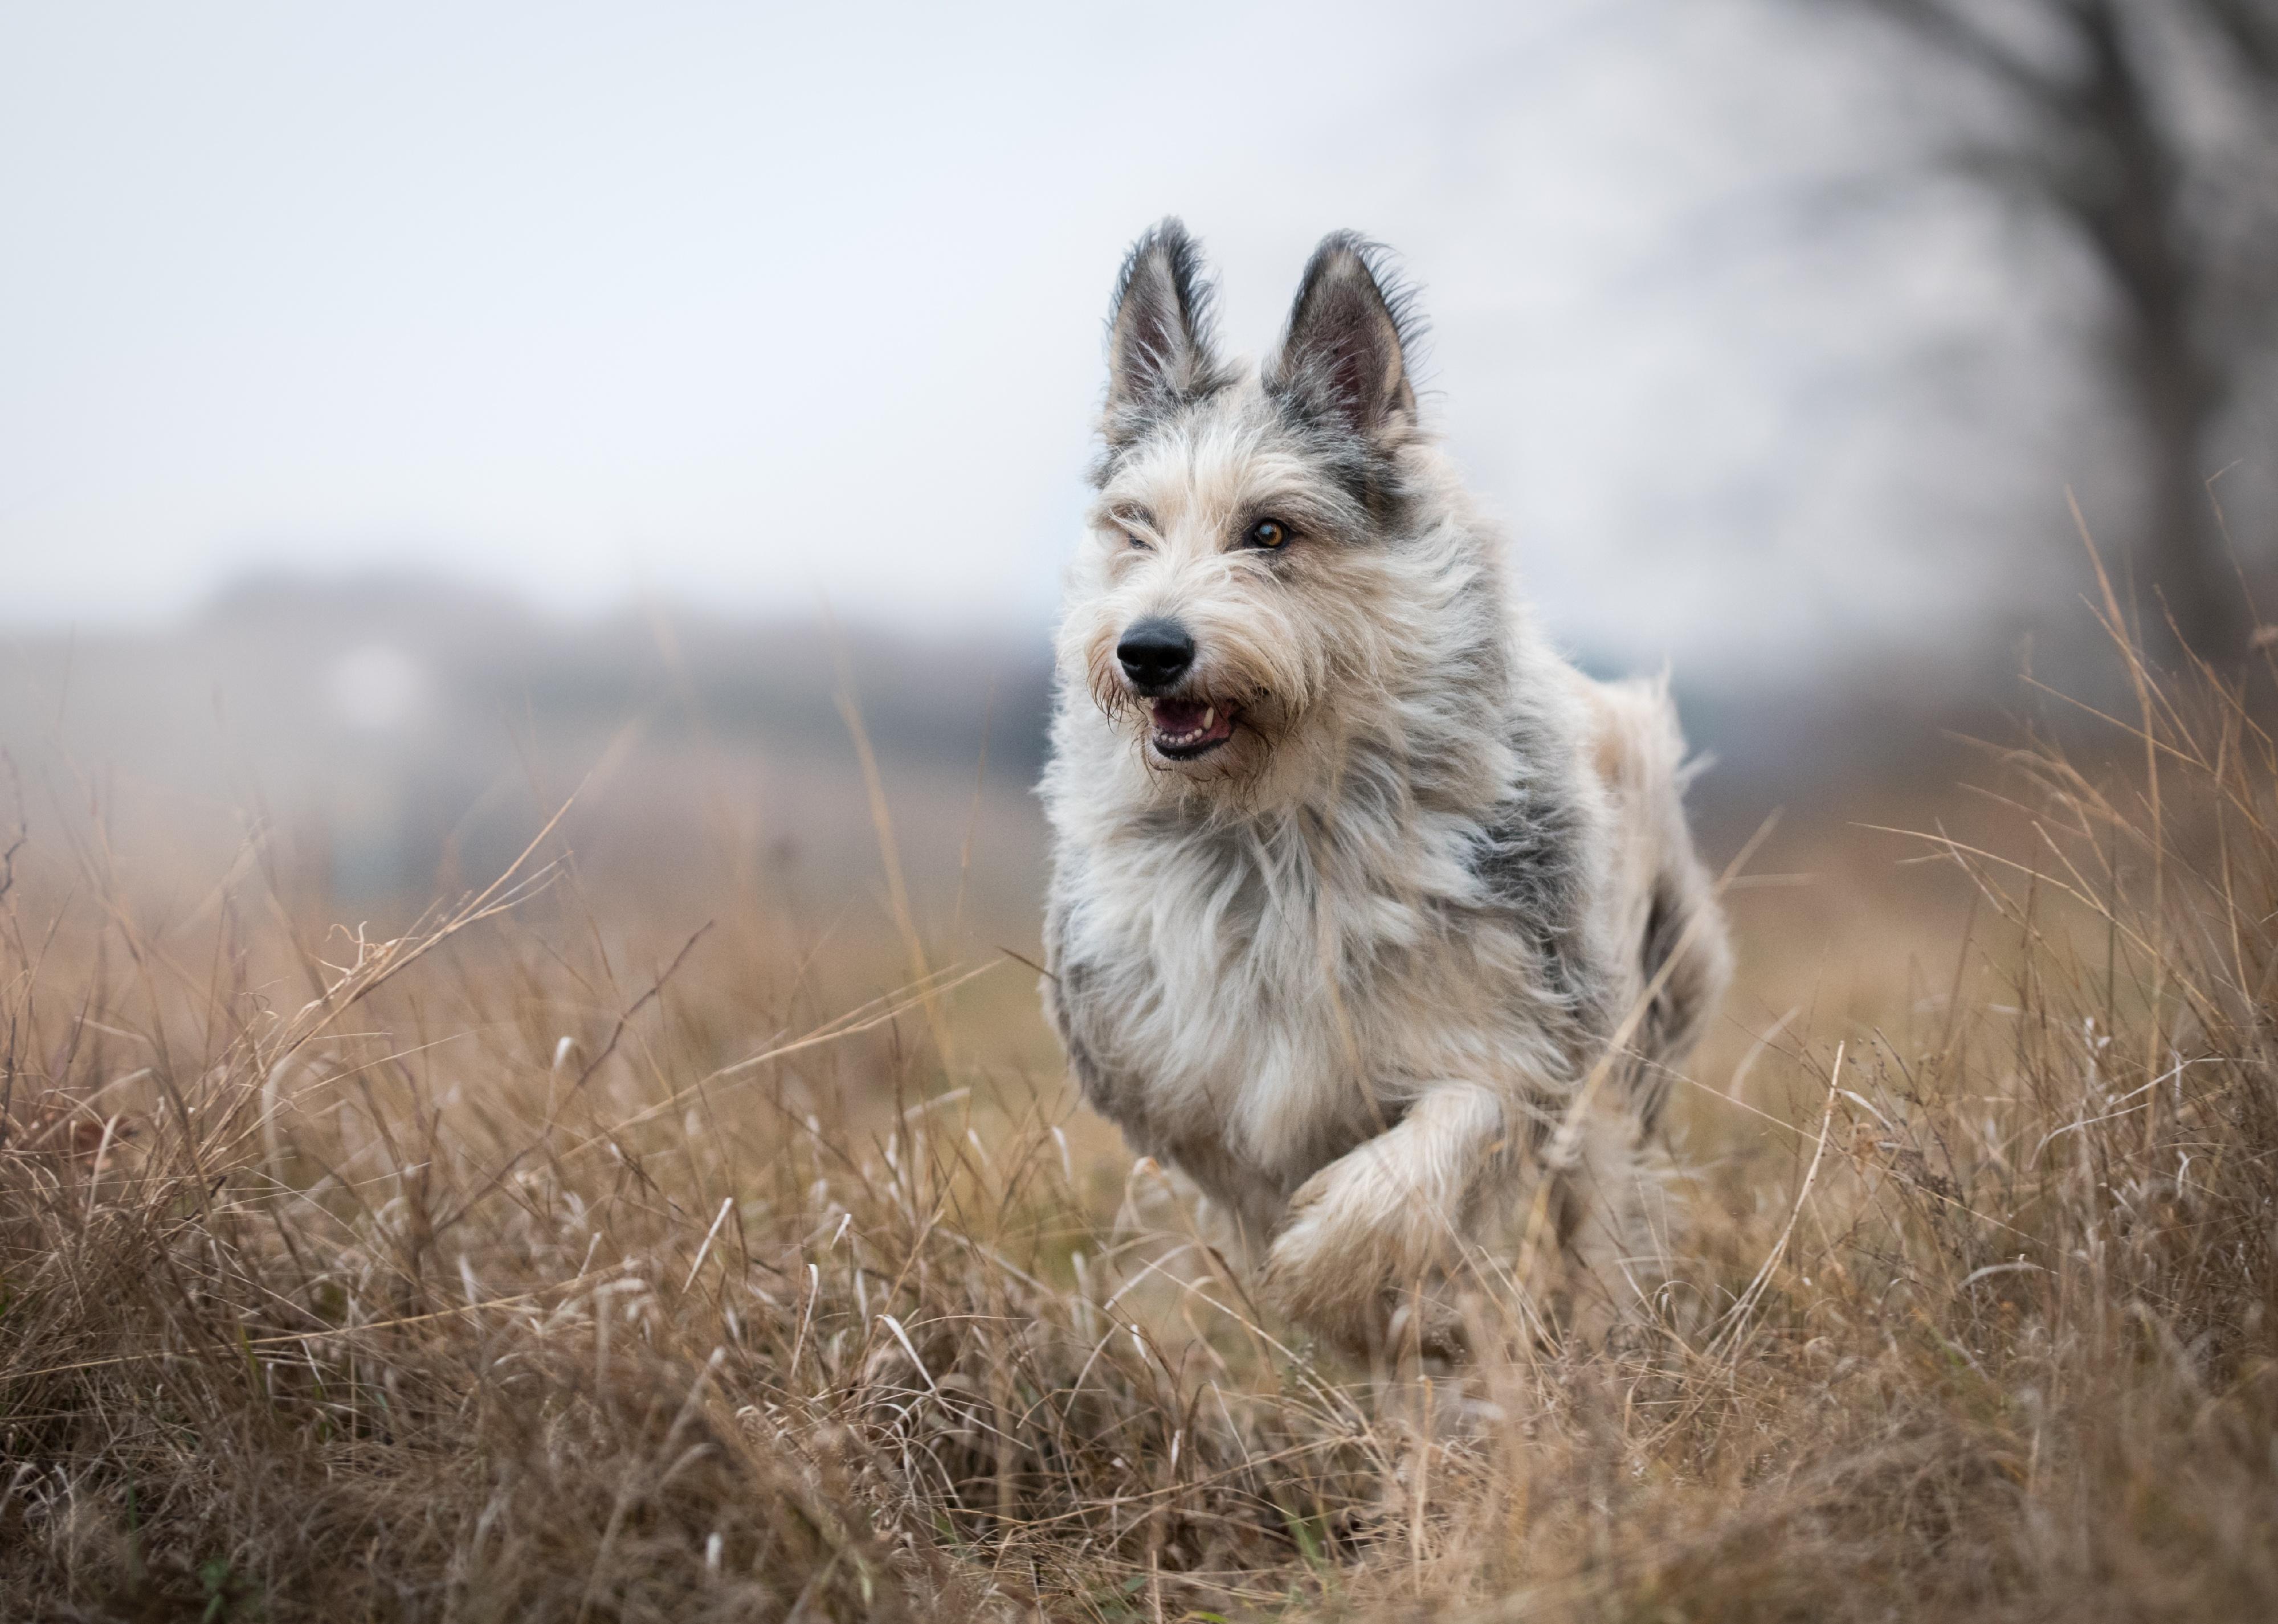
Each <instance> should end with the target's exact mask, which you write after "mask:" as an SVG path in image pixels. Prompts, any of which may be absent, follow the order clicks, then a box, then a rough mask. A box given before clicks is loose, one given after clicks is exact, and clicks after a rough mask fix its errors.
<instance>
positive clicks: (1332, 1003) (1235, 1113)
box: [1060, 834, 1433, 1193]
mask: <svg viewBox="0 0 2278 1624" xmlns="http://www.w3.org/2000/svg"><path fill="white" fill-rule="evenodd" d="M1071 889H1072V892H1073V894H1072V895H1071V896H1070V897H1069V899H1068V900H1069V902H1070V904H1071V906H1070V908H1069V909H1068V919H1069V931H1068V937H1067V939H1066V940H1065V941H1064V942H1063V943H1062V944H1060V950H1061V954H1062V957H1063V960H1064V968H1063V970H1062V976H1063V986H1062V990H1061V997H1062V999H1063V1000H1064V1002H1066V1001H1069V1000H1071V992H1073V999H1074V1001H1076V1002H1078V1003H1080V1005H1081V1007H1080V1008H1071V1009H1070V1011H1069V1014H1070V1016H1071V1023H1072V1025H1074V1026H1075V1027H1076V1028H1078V1029H1080V1030H1082V1033H1083V1035H1084V1038H1085V1040H1086V1041H1087V1042H1088V1043H1089V1044H1090V1045H1091V1046H1092V1047H1093V1049H1094V1051H1095V1053H1096V1057H1097V1061H1099V1064H1098V1067H1097V1075H1096V1076H1095V1077H1094V1078H1093V1079H1090V1083H1091V1085H1092V1087H1093V1092H1094V1098H1095V1101H1096V1103H1097V1104H1098V1105H1099V1106H1100V1107H1101V1108H1102V1109H1104V1110H1105V1112H1106V1113H1107V1114H1108V1115H1112V1116H1114V1117H1116V1118H1117V1119H1118V1120H1119V1121H1120V1122H1122V1124H1123V1125H1124V1127H1125V1128H1126V1129H1128V1130H1130V1132H1131V1133H1132V1136H1133V1138H1135V1140H1137V1141H1138V1142H1139V1143H1140V1144H1141V1145H1143V1146H1144V1147H1145V1148H1147V1149H1149V1150H1150V1152H1153V1153H1158V1154H1165V1155H1167V1156H1170V1157H1172V1158H1173V1159H1176V1160H1179V1161H1191V1160H1192V1159H1193V1158H1194V1157H1195V1155H1196V1153H1207V1154H1209V1155H1211V1156H1213V1157H1214V1156H1218V1155H1225V1156H1228V1157H1230V1158H1232V1159H1233V1160H1234V1161H1237V1162H1239V1163H1242V1164H1243V1165H1246V1166H1249V1167H1250V1168H1254V1169H1256V1170H1257V1171H1259V1172H1263V1173H1265V1175H1267V1176H1269V1177H1270V1178H1271V1179H1272V1180H1273V1182H1274V1183H1276V1184H1280V1186H1281V1187H1282V1188H1283V1190H1284V1191H1285V1193H1286V1192H1287V1191H1291V1190H1294V1189H1295V1188H1296V1185H1297V1184H1301V1183H1303V1180H1304V1179H1305V1178H1306V1177H1307V1176H1310V1175H1311V1173H1312V1172H1313V1171H1315V1170H1316V1169H1317V1168H1319V1167H1320V1166H1322V1165H1324V1164H1326V1162H1327V1161H1332V1160H1334V1158H1335V1157H1337V1156H1339V1155H1342V1154H1343V1153H1344V1152H1345V1151H1347V1150H1349V1149H1350V1148H1351V1146H1352V1145H1354V1144H1357V1142H1358V1141H1359V1140H1361V1139H1362V1138H1367V1137H1368V1136H1369V1135H1371V1134H1372V1133H1375V1132H1378V1131H1380V1130H1381V1129H1382V1128H1383V1126H1384V1125H1385V1122H1384V1118H1385V1114H1386V1108H1387V1084H1390V1083H1393V1082H1395V1080H1396V1079H1397V1078H1398V1076H1400V1075H1401V1074H1403V1072H1405V1071H1407V1070H1409V1069H1410V1067H1409V1065H1408V1064H1407V1063H1406V1057H1404V1056H1403V1054H1402V1053H1399V1047H1400V1046H1399V1042H1398V1033H1399V1032H1400V1031H1401V1030H1403V1028H1402V1025H1401V1023H1398V1022H1396V1021H1394V1020H1391V1019H1388V1018H1387V1017H1388V1015H1389V1013H1390V1012H1389V1008H1388V1006H1389V1005H1390V1004H1392V1003H1396V1002H1397V1001H1398V1000H1399V999H1401V998H1402V997H1403V996H1404V995H1405V994H1404V988H1403V983H1404V981H1405V980H1406V979H1407V971H1408V970H1409V969H1412V966H1413V964H1414V962H1415V961H1416V958H1417V956H1418V950H1419V948H1421V947H1423V946H1425V943H1426V938H1428V937H1429V936H1430V935H1431V934H1432V931H1433V921H1432V920H1431V919H1430V918H1429V916H1428V915H1427V914H1426V912H1425V911H1423V910H1421V909H1419V908H1417V907H1415V906H1413V905H1412V904H1408V905H1403V904H1401V903H1398V902H1395V901H1394V900H1390V898H1389V897H1388V896H1387V895H1386V894H1385V893H1384V890H1383V888H1382V887H1381V886H1380V885H1374V884H1372V882H1371V879H1370V877H1368V876H1367V875H1365V874H1353V873H1325V872H1324V869H1323V865H1322V864H1321V863H1320V862H1319V861H1318V860H1317V858H1316V857H1315V855H1314V854H1313V853H1312V852H1311V850H1310V849H1309V848H1308V847H1307V846H1305V845H1304V844H1303V842H1302V841H1300V840H1298V839H1294V838H1292V839H1282V840H1280V841H1273V840H1268V839H1257V838H1249V837H1245V836H1243V835H1240V834H1220V835H1216V836H1212V837H1208V838H1195V839H1186V840H1175V839H1173V840H1148V841H1142V842H1134V843H1132V844H1131V845H1130V846H1127V847H1120V848H1111V849H1108V850H1105V851H1101V852H1097V853H1095V854H1092V857H1091V860H1090V861H1089V862H1085V863H1084V864H1083V865H1082V869H1081V873H1080V877H1079V878H1078V881H1077V884H1076V885H1074V886H1073V887H1072V888H1071ZM1071 970H1072V971H1073V972H1074V974H1073V976H1071V975H1070V971H1071Z"/></svg>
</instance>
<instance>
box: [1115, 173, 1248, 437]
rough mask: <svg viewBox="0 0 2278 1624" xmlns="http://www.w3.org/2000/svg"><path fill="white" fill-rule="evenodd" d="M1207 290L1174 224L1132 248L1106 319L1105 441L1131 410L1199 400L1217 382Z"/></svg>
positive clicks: (1183, 231) (1195, 254)
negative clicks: (1193, 397)
mask: <svg viewBox="0 0 2278 1624" xmlns="http://www.w3.org/2000/svg"><path fill="white" fill-rule="evenodd" d="M1211 299H1212V287H1211V285H1210V282H1209V280H1208V279H1207V278H1206V277H1205V276H1204V273H1203V256H1202V248H1201V245H1200V244H1198V243H1196V241H1195V240H1194V238H1192V237H1191V236H1189V235H1188V234H1187V228H1186V226H1184V225H1182V224H1181V223H1180V222H1179V221H1178V220H1177V219H1176V218H1171V219H1166V220H1164V221H1162V222H1161V223H1160V224H1159V225H1157V226H1154V227H1153V228H1151V229H1150V231H1149V232H1148V233H1147V234H1146V235H1144V236H1143V237H1141V238H1140V239H1139V241H1136V242H1135V243H1133V244H1132V245H1131V252H1130V253H1129V254H1128V256H1127V257H1125V259H1124V261H1123V273H1122V275H1120V276H1119V277H1117V278H1116V280H1115V303H1113V304H1112V305H1110V306H1109V307H1108V311H1107V433H1108V438H1109V439H1110V440H1115V439H1117V438H1119V437H1120V433H1119V424H1123V423H1128V413H1129V412H1130V411H1132V410H1138V411H1142V412H1143V411H1145V410H1149V409H1150V408H1152V407H1155V406H1158V405H1161V404H1166V403H1168V402H1173V401H1176V400H1178V399H1180V398H1181V396H1184V395H1196V394H1200V393H1203V392H1204V391H1206V390H1209V389H1212V388H1214V387H1217V385H1218V384H1219V382H1220V381H1221V379H1220V378H1219V363H1218V357H1217V356H1216V354H1215V353H1214V352H1213V351H1212V348H1211Z"/></svg>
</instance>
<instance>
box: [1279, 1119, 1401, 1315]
mask: <svg viewBox="0 0 2278 1624" xmlns="http://www.w3.org/2000/svg"><path fill="white" fill-rule="evenodd" d="M1367 1172H1368V1169H1366V1168H1356V1167H1353V1166H1350V1165H1348V1164H1347V1163H1345V1162H1338V1163H1334V1164H1333V1165H1331V1166H1329V1167H1326V1168H1322V1169H1321V1170H1320V1171H1319V1173H1316V1174H1315V1175H1313V1176H1312V1177H1311V1178H1310V1179H1308V1180H1306V1181H1305V1183H1304V1184H1303V1185H1301V1186H1300V1187H1299V1189H1298V1191H1297V1193H1296V1195H1295V1196H1294V1197H1292V1198H1291V1199H1290V1202H1289V1215H1288V1219H1287V1220H1286V1221H1285V1222H1284V1223H1283V1224H1282V1226H1281V1229H1280V1233H1278V1234H1277V1235H1275V1236H1274V1237H1273V1245H1271V1246H1269V1247H1268V1248H1267V1249H1266V1252H1265V1266H1264V1268H1262V1269H1261V1270H1260V1271H1259V1275H1260V1282H1261V1284H1262V1286H1263V1288H1264V1291H1265V1297H1266V1298H1267V1300H1268V1301H1270V1302H1272V1303H1273V1305H1274V1306H1276V1307H1278V1308H1280V1310H1281V1311H1282V1312H1283V1313H1284V1314H1288V1316H1289V1317H1290V1318H1291V1319H1293V1320H1296V1321H1298V1322H1299V1323H1301V1324H1303V1325H1305V1326H1308V1327H1310V1328H1311V1329H1313V1330H1316V1331H1318V1332H1319V1333H1320V1334H1322V1335H1323V1336H1326V1337H1329V1338H1331V1339H1332V1340H1334V1341H1336V1342H1339V1343H1342V1344H1346V1345H1348V1346H1366V1345H1368V1344H1370V1343H1372V1341H1373V1340H1375V1339H1376V1337H1377V1336H1378V1334H1379V1333H1380V1331H1381V1329H1382V1328H1383V1324H1384V1320H1385V1316H1386V1313H1387V1307H1388V1294H1389V1286H1390V1274H1389V1271H1388V1270H1387V1262H1388V1261H1389V1260H1392V1259H1394V1258H1395V1257H1396V1256H1397V1255H1398V1254H1399V1252H1400V1251H1401V1250H1402V1249H1401V1248H1400V1247H1399V1246H1398V1245H1397V1244H1396V1237H1393V1236H1390V1235H1387V1234H1386V1233H1385V1232H1384V1225H1383V1222H1382V1220H1383V1217H1384V1214H1382V1213H1380V1212H1379V1211H1378V1210H1377V1204H1376V1203H1375V1202H1374V1201H1372V1199H1370V1197H1371V1195H1372V1191H1370V1190H1369V1189H1368V1188H1367V1185H1368V1183H1369V1181H1368V1178H1367V1176H1366V1175H1367Z"/></svg>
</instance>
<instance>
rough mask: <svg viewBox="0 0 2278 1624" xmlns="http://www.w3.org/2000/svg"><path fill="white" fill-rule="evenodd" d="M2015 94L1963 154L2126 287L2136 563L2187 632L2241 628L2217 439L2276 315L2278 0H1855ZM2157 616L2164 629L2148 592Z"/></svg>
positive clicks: (2236, 639)
mask: <svg viewBox="0 0 2278 1624" xmlns="http://www.w3.org/2000/svg"><path fill="white" fill-rule="evenodd" d="M1851 4H1853V5H1854V6H1855V7H1858V8H1860V9H1861V10H1863V11H1867V12H1869V13H1871V14H1872V15H1873V16H1875V17H1877V18H1878V19H1882V20H1883V21H1884V22H1885V23H1887V24H1890V25H1893V26H1896V27H1899V28H1900V29H1901V30H1902V31H1903V32H1904V33H1905V34H1907V35H1908V36H1910V37H1911V38H1912V39H1913V40H1915V42H1918V43H1920V44H1921V45H1923V46H1924V47H1927V48H1928V52H1929V56H1930V60H1932V61H1933V62H1934V63H1936V64H1938V65H1939V66H1940V67H1941V68H1942V69H1944V70H1945V71H1951V72H1957V73H1963V74H1966V75H1968V76H1969V77H1970V78H1971V79H1973V80H1976V82H1977V84H1978V85H1979V86H1980V87H1982V88H1984V89H1985V90H1987V91H1990V92H1991V95H1992V96H1993V98H1994V100H1995V102H1996V103H1997V104H1998V106H1999V109H2000V111H2001V115H2002V116H2001V118H2000V119H1999V126H2000V127H1999V131H1998V133H1993V134H1986V135H1983V136H1980V137H1977V138H1975V139H1973V140H1971V141H1970V142H1968V143H1967V144H1965V145H1964V146H1963V147H1961V149H1959V150H1957V151H1956V152H1955V153H1954V155H1953V156H1954V158H1955V161H1956V164H1957V166H1958V167H1960V168H1961V169H1962V170H1963V171H1964V172H1967V173H1970V174H1973V175H1976V176H1978V177H1980V178H1981V179H1983V180H1984V181H1985V182H1986V183H1987V184H1989V185H1991V186H1993V187H1995V188H1998V189H1999V190H2000V191H2001V192H2002V193H2003V194H2004V195H2007V196H2008V197H2011V198H2014V199H2015V200H2016V201H2018V202H2019V203H2022V204H2023V205H2025V206H2026V207H2029V208H2031V209H2033V210H2035V211H2037V212H2039V213H2041V214H2042V215H2044V216H2045V217H2046V218H2049V219H2051V220H2052V221H2053V222H2054V223H2055V224H2056V225H2057V226H2059V228H2060V230H2062V231H2063V232H2064V233H2065V234H2068V235H2069V236H2070V237H2072V238H2074V239H2075V241H2077V242H2078V244H2079V245H2080V246H2081V247H2082V248H2083V249H2085V251H2086V252H2087V255H2088V257H2089V258H2090V259H2091V262H2092V263H2093V264H2095V265H2096V266H2097V267H2098V270H2099V271H2100V272H2101V273H2102V274H2103V276H2104V278H2105V280H2106V282H2107V284H2108V286H2109V287H2110V289H2111V292H2112V294H2113V296H2114V297H2113V308H2112V318H2111V319H2112V327H2111V332H2110V335H2109V336H2110V339H2111V341H2112V344H2111V355H2110V359H2111V362H2112V364H2113V368H2114V376H2115V379H2117V381H2118V383H2119V384H2120V386H2121V388H2122V389H2123V391H2124V393H2125V395H2126V397H2127V403H2128V406H2129V410H2130V412H2131V413H2132V415H2133V417H2135V420H2136V425H2137V430H2138V433H2139V435H2140V444H2141V446H2142V448H2143V457H2144V465H2143V469H2142V475H2143V486H2144V510H2143V514H2142V517H2141V525H2142V528H2141V531H2140V533H2139V536H2138V540H2137V567H2136V575H2137V580H2138V581H2139V582H2141V583H2143V584H2145V585H2148V586H2151V587H2152V589H2153V590H2155V591H2156V592H2157V593H2158V594H2159V595H2160V598H2161V599H2163V600H2164V601H2165V606H2166V614H2167V615H2168V616H2172V617H2173V619H2174V622H2175V627H2176V628H2177V630H2178V631H2180V632H2181V633H2182V639H2183V640H2184V641H2185V642H2186V643H2188V644H2189V645H2190V646H2191V647H2194V648H2196V649H2198V650H2199V651H2200V652H2202V653H2204V654H2206V655H2211V656H2214V657H2219V658H2224V659H2228V658H2229V657H2231V656H2233V655H2236V654H2237V653H2239V652H2240V651H2242V650H2243V649H2244V646H2245V633H2246V630H2247V627H2246V614H2245V607H2244V603H2243V602H2242V601H2241V594H2240V592H2239V590H2238V582H2237V573H2236V567H2235V565H2234V563H2233V560H2232V558H2231V555H2230V553H2229V549H2228V547H2227V546H2226V544H2225V542H2224V540H2223V537H2222V534H2221V529H2220V527H2219V526H2218V525H2217V523H2216V520H2215V512H2214V503H2213V498H2212V495H2211V494H2210V492H2209V490H2208V488H2207V481H2208V479H2210V478H2211V477H2212V476H2213V473H2214V472H2215V469H2214V468H2213V467H2212V466H2211V465H2210V463H2211V456H2212V451H2211V440H2212V439H2213V431H2214V429H2215V426H2216V425H2217V423H2218V421H2219V420H2220V418H2221V416H2222V414H2223V412H2224V410H2225V409H2226V408H2227V407H2228V406H2229V405H2230V404H2231V403H2232V402H2233V401H2234V400H2235V398H2236V395H2237V393H2238V391H2239V389H2240V387H2241V386H2242V385H2243V383H2244V381H2245V379H2246V376H2247V374H2248V372H2249V370H2250V369H2251V367H2253V366H2254V365H2255V364H2256V363H2257V362H2258V361H2259V359H2260V358H2261V357H2262V356H2264V355H2265V354H2266V353H2267V350H2268V349H2269V346H2270V342H2271V341H2272V339H2273V337H2274V335H2278V265H2274V254H2273V248H2274V241H2273V239H2274V236H2278V0H1851ZM2144 618H2145V620H2146V622H2147V623H2150V624H2147V625H2146V627H2145V630H2146V632H2149V633H2150V634H2151V635H2152V637H2153V639H2154V640H2156V641H2158V642H2160V643H2165V642H2166V641H2167V639H2166V638H2165V636H2164V633H2163V630H2162V628H2161V626H2160V624H2159V623H2160V621H2161V619H2162V616H2161V614H2160V609H2159V607H2158V605H2156V604H2154V605H2152V606H2151V607H2150V608H2149V609H2148V610H2147V612H2146V614H2145V616H2144Z"/></svg>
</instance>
